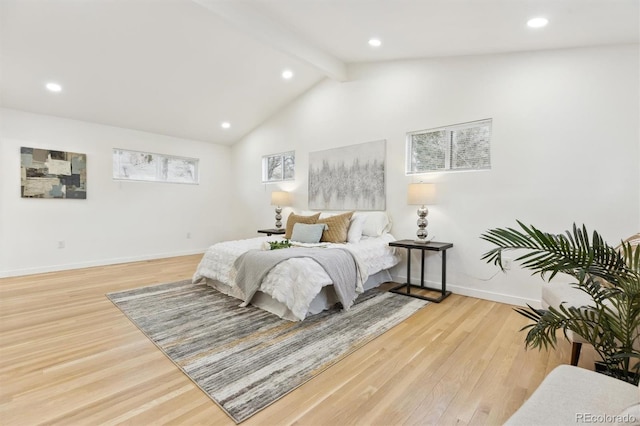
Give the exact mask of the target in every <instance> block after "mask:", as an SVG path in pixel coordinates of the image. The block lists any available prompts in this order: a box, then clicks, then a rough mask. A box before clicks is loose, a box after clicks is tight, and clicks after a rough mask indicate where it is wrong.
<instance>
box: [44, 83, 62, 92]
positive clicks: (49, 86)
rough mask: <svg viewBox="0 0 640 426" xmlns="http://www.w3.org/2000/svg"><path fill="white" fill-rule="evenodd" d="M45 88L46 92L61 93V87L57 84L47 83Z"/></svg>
mask: <svg viewBox="0 0 640 426" xmlns="http://www.w3.org/2000/svg"><path fill="white" fill-rule="evenodd" d="M45 87H46V88H47V90H49V91H50V92H61V91H62V86H60V85H59V84H58V83H53V82H51V83H47V84H46V85H45Z"/></svg>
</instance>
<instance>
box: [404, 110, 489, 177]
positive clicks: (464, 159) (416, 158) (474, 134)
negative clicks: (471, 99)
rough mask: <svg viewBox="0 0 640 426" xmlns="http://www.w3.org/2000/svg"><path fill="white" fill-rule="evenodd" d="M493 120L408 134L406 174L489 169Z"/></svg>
mask: <svg viewBox="0 0 640 426" xmlns="http://www.w3.org/2000/svg"><path fill="white" fill-rule="evenodd" d="M491 124H492V120H491V119H487V120H480V121H473V122H469V123H462V124H456V125H451V126H445V127H440V128H437V129H430V130H421V131H417V132H410V133H407V142H406V143H407V155H406V159H407V164H406V173H407V174H417V173H428V172H440V171H450V170H487V169H491V149H490V148H491Z"/></svg>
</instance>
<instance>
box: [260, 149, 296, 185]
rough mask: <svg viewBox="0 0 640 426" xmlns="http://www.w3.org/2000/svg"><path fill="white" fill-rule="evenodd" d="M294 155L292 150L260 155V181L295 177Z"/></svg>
mask: <svg viewBox="0 0 640 426" xmlns="http://www.w3.org/2000/svg"><path fill="white" fill-rule="evenodd" d="M295 166H296V157H295V153H294V152H293V151H290V152H284V153H282V154H272V155H265V156H264V157H262V181H263V182H278V181H282V180H293V179H295Z"/></svg>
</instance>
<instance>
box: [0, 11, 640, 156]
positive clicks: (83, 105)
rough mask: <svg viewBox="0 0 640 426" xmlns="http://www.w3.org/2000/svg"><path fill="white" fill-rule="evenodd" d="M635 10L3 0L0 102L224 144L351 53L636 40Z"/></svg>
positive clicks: (358, 57)
mask: <svg viewBox="0 0 640 426" xmlns="http://www.w3.org/2000/svg"><path fill="white" fill-rule="evenodd" d="M535 16H544V17H546V18H547V19H548V20H549V24H548V25H547V26H546V27H544V28H538V29H534V28H529V27H527V25H526V22H527V20H528V19H529V18H532V17H535ZM639 16H640V7H639V2H638V0H153V1H152V0H126V1H124V0H0V61H1V62H0V105H1V106H3V107H7V108H14V109H18V110H23V111H29V112H35V113H41V114H49V115H54V116H59V117H66V118H72V119H78V120H84V121H90V122H95V123H100V124H106V125H112V126H118V127H125V128H130V129H136V130H142V131H148V132H153V133H159V134H164V135H170V136H177V137H182V138H188V139H196V140H202V141H210V142H215V143H221V144H232V143H234V142H235V141H237V140H239V139H240V138H241V137H242V136H243V135H245V134H247V133H248V132H250V131H251V130H252V129H253V128H255V127H256V126H258V125H259V124H260V123H262V122H263V121H264V120H265V119H267V118H268V117H269V116H271V115H272V114H274V113H275V112H277V111H278V110H279V109H281V108H282V107H284V106H285V105H287V104H288V103H289V102H291V101H292V100H293V99H295V98H296V97H298V96H300V95H301V94H302V93H304V92H305V91H307V90H308V89H309V88H311V87H312V86H313V85H315V84H316V83H318V82H319V81H321V80H322V79H324V78H332V79H335V80H338V81H346V80H348V70H349V64H352V63H361V62H375V61H389V60H398V59H410V58H427V57H440V56H452V55H476V54H487V53H500V52H516V51H531V50H541V49H557V48H566V47H579V46H597V45H608V44H621V43H638V42H639V41H640V18H639ZM372 37H377V38H379V39H380V40H381V42H382V45H381V46H380V47H377V48H374V47H371V46H369V45H368V43H367V42H368V40H369V39H371V38H372ZM285 69H288V70H291V71H292V72H293V77H292V78H291V79H289V80H285V79H283V78H282V77H281V74H282V72H283V70H285ZM585 72H587V70H585ZM48 82H56V83H58V84H60V85H61V86H62V91H60V92H58V93H52V92H49V91H47V90H46V89H45V84H46V83H48ZM223 122H228V123H230V127H229V128H228V129H223V128H222V127H221V124H222V123H223Z"/></svg>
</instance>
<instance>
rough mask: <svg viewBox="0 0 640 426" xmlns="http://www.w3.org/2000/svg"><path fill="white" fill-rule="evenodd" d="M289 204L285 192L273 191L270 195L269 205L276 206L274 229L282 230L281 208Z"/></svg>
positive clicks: (287, 195) (287, 194)
mask: <svg viewBox="0 0 640 426" xmlns="http://www.w3.org/2000/svg"><path fill="white" fill-rule="evenodd" d="M289 204H290V198H289V193H288V192H286V191H273V192H272V193H271V205H272V206H276V229H280V228H282V222H281V221H282V215H281V213H282V206H287V205H289Z"/></svg>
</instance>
